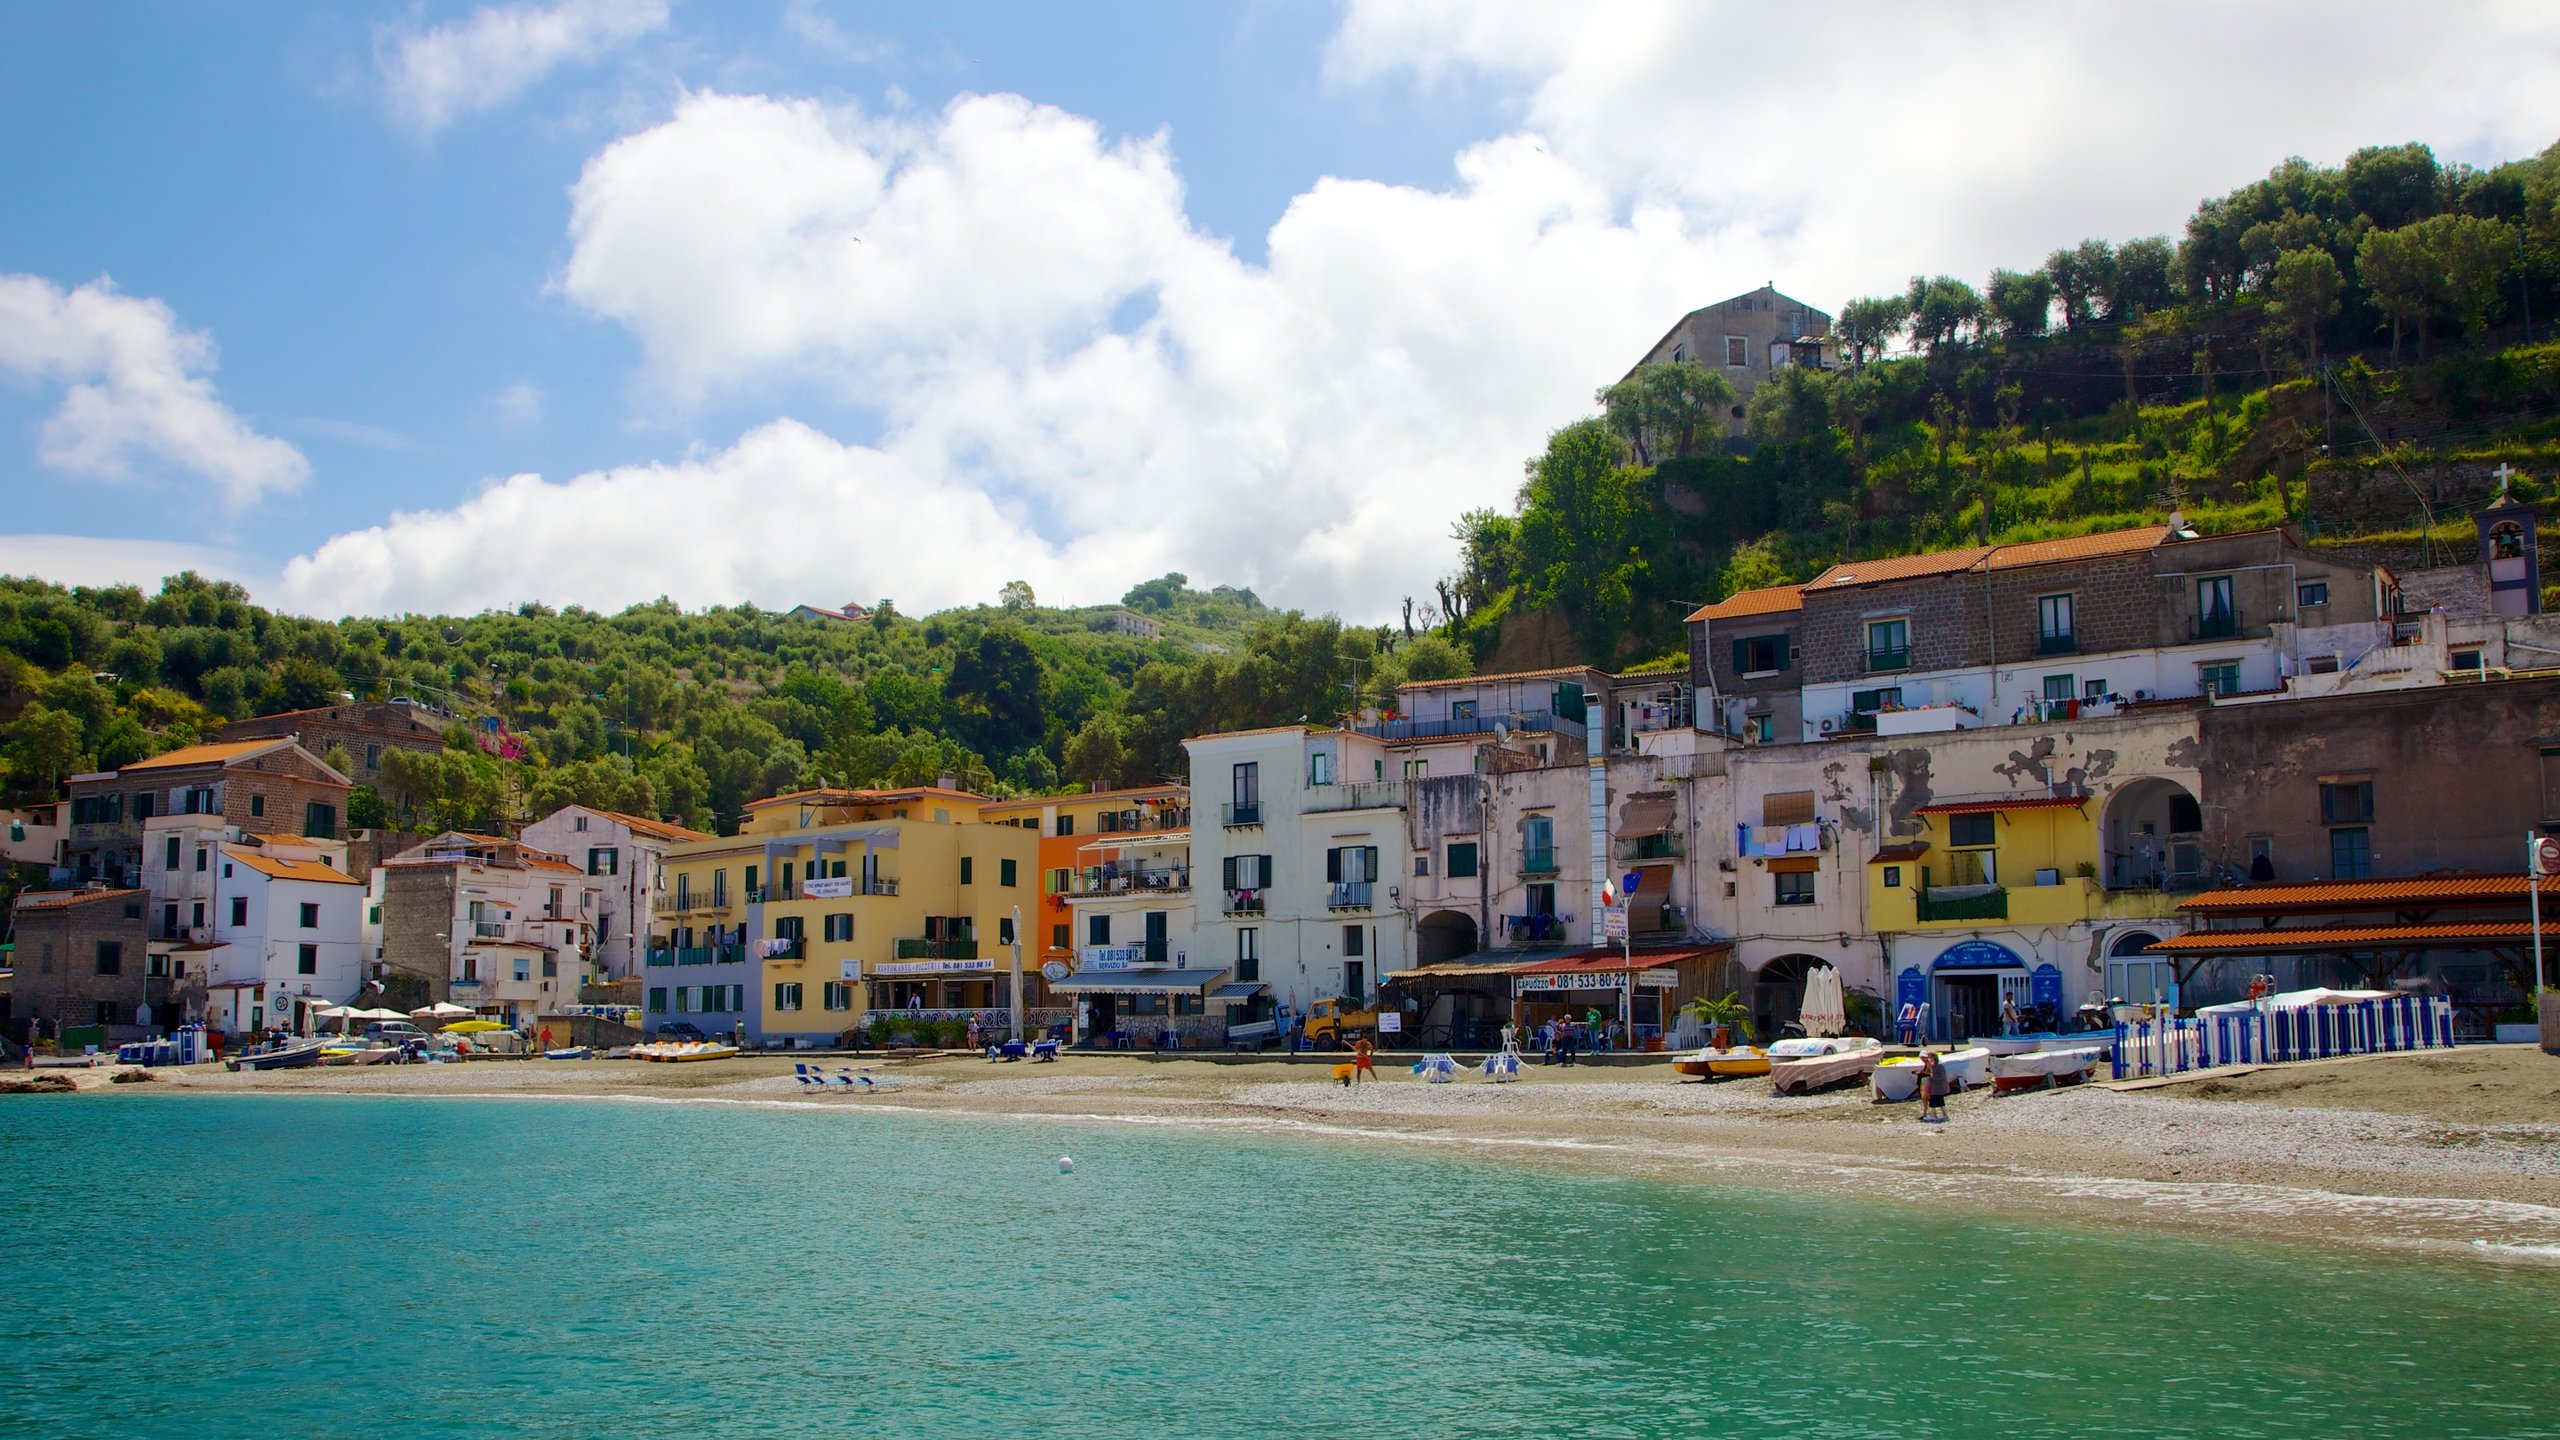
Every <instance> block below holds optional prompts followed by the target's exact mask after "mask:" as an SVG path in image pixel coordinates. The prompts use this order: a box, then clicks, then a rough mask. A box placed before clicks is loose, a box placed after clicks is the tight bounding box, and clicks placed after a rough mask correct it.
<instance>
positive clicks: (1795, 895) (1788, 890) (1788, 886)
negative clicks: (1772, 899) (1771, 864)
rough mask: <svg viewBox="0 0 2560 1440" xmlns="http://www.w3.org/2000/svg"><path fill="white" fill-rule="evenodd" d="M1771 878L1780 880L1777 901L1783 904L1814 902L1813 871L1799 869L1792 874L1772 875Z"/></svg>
mask: <svg viewBox="0 0 2560 1440" xmlns="http://www.w3.org/2000/svg"><path fill="white" fill-rule="evenodd" d="M1769 878H1770V879H1772V880H1775V881H1777V882H1778V895H1777V903H1779V904H1781V905H1810V904H1812V903H1813V872H1811V871H1809V870H1798V871H1795V872H1793V873H1791V874H1785V875H1772V876H1770V877H1769Z"/></svg>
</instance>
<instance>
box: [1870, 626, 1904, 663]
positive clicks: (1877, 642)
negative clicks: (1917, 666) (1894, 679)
mask: <svg viewBox="0 0 2560 1440" xmlns="http://www.w3.org/2000/svg"><path fill="white" fill-rule="evenodd" d="M1867 668H1868V669H1869V670H1907V669H1909V668H1911V622H1910V621H1908V620H1870V621H1868V622H1867Z"/></svg>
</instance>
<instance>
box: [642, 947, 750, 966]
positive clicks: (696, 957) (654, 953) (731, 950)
mask: <svg viewBox="0 0 2560 1440" xmlns="http://www.w3.org/2000/svg"><path fill="white" fill-rule="evenodd" d="M746 958H747V947H745V946H744V945H658V946H653V947H651V949H650V951H649V963H650V964H652V965H726V964H730V963H733V962H735V961H739V960H744V959H746Z"/></svg>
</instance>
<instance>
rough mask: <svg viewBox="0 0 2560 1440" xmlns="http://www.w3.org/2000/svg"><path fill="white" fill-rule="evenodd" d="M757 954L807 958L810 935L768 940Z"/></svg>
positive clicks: (765, 956) (773, 957)
mask: <svg viewBox="0 0 2560 1440" xmlns="http://www.w3.org/2000/svg"><path fill="white" fill-rule="evenodd" d="M971 953H973V954H974V953H976V952H975V951H972V952H971ZM757 954H758V958H760V959H765V960H806V959H808V958H809V937H808V936H806V935H794V936H792V937H791V938H789V939H787V940H768V941H766V942H764V945H763V946H762V947H761V948H760V949H759V950H758V952H757Z"/></svg>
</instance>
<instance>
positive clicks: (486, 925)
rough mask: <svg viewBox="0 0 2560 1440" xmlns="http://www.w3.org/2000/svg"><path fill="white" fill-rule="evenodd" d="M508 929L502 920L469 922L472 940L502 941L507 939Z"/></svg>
mask: <svg viewBox="0 0 2560 1440" xmlns="http://www.w3.org/2000/svg"><path fill="white" fill-rule="evenodd" d="M508 928H509V927H508V925H507V922H506V921H504V920H474V921H472V922H471V938H472V939H474V940H504V939H506V938H507V930H508Z"/></svg>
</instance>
